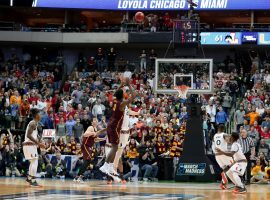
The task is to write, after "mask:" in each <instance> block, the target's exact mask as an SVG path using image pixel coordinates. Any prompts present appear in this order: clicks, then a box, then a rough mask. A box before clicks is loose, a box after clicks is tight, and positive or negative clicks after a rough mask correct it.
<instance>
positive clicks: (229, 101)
mask: <svg viewBox="0 0 270 200" xmlns="http://www.w3.org/2000/svg"><path fill="white" fill-rule="evenodd" d="M231 104H232V97H231V96H229V93H228V92H226V95H225V96H224V97H223V102H222V107H223V109H224V111H225V112H226V113H227V114H229V111H230V108H231Z"/></svg>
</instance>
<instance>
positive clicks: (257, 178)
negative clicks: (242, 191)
mask: <svg viewBox="0 0 270 200" xmlns="http://www.w3.org/2000/svg"><path fill="white" fill-rule="evenodd" d="M251 175H252V178H251V180H250V182H251V183H268V182H267V181H266V180H265V179H264V172H263V169H262V166H261V162H260V159H258V160H257V161H256V165H255V166H254V167H253V168H252V170H251Z"/></svg>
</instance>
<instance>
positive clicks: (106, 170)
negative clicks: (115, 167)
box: [99, 162, 109, 174]
mask: <svg viewBox="0 0 270 200" xmlns="http://www.w3.org/2000/svg"><path fill="white" fill-rule="evenodd" d="M99 170H100V171H101V172H103V173H105V174H108V173H109V163H107V162H105V163H104V164H103V165H102V166H101V167H100V168H99Z"/></svg>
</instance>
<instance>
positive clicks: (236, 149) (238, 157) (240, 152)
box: [230, 142, 246, 162]
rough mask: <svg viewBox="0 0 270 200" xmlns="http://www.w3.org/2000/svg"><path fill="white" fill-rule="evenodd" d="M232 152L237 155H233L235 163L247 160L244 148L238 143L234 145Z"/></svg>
mask: <svg viewBox="0 0 270 200" xmlns="http://www.w3.org/2000/svg"><path fill="white" fill-rule="evenodd" d="M230 151H232V152H235V154H234V155H233V159H234V161H235V162H237V161H239V160H246V156H245V155H244V153H243V150H242V147H241V145H240V144H239V143H238V142H234V143H233V144H232V147H231V150H230Z"/></svg>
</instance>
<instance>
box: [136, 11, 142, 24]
mask: <svg viewBox="0 0 270 200" xmlns="http://www.w3.org/2000/svg"><path fill="white" fill-rule="evenodd" d="M135 20H136V22H139V23H140V22H143V20H144V14H143V13H142V12H137V13H136V14H135Z"/></svg>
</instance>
